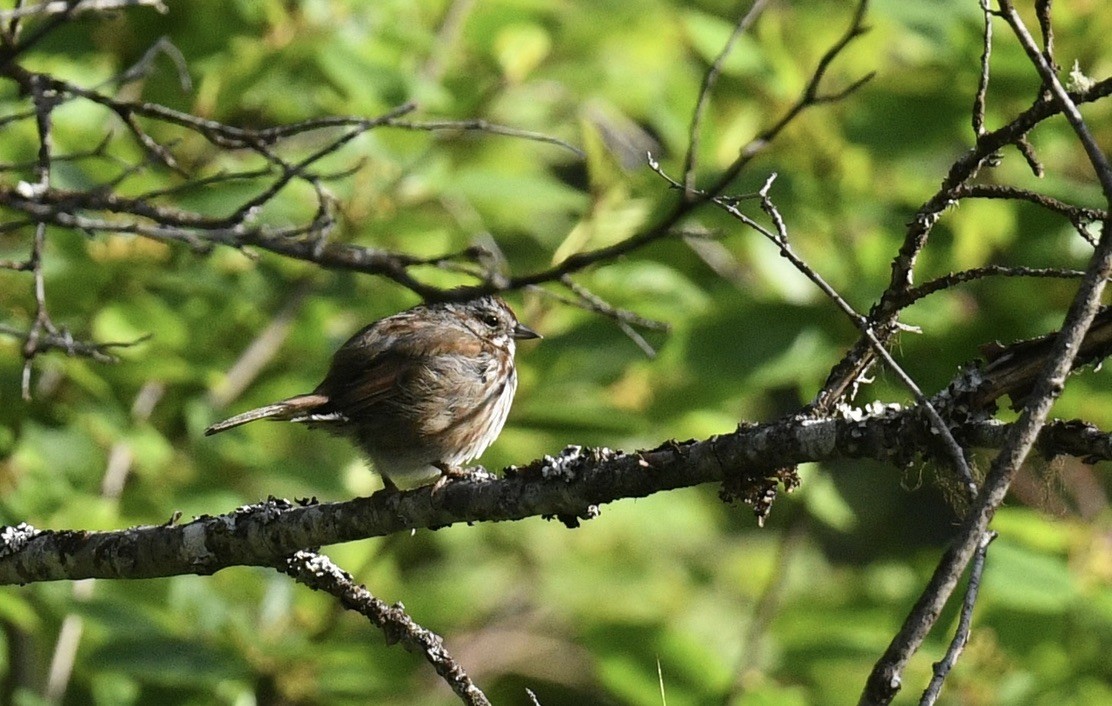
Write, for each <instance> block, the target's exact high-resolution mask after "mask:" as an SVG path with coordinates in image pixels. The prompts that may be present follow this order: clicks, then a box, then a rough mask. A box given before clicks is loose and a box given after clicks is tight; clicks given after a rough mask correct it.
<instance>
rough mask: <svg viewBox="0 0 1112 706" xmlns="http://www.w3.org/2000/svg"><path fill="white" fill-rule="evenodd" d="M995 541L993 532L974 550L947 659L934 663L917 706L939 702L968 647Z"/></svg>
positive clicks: (988, 533)
mask: <svg viewBox="0 0 1112 706" xmlns="http://www.w3.org/2000/svg"><path fill="white" fill-rule="evenodd" d="M994 539H996V533H995V532H986V533H985V535H984V537H982V538H981V543H980V544H979V545H978V546H977V552H976V553H975V554H974V555H973V561H972V563H971V565H970V567H969V582H968V585H966V587H965V600H963V601H962V605H961V615H960V616H959V618H958V627H957V630H956V631H954V639H953V640H951V641H950V648H949V649H948V650H946V656H945V657H943V658H942V661H940V662H937V663H935V665H934V676H933V677H931V682H930V685H928V686H927V689H926V691H924V692H923V697H922V698H921V699H919V704H920V706H933V704H934V703H936V702H937V701H938V697H939V696H940V695H941V694H942V685H943V684H944V683H945V682H946V677H947V676H948V675H949V674H950V670H952V669H953V668H954V665H956V664H957V663H958V657H960V656H961V653H962V651H963V650H965V646H966V645H967V644H968V643H969V632H970V628H971V627H972V625H973V607H974V606H976V604H977V594H978V593H979V592H980V590H981V576H982V574H984V570H985V554H987V553H988V545H990V544H992V540H994Z"/></svg>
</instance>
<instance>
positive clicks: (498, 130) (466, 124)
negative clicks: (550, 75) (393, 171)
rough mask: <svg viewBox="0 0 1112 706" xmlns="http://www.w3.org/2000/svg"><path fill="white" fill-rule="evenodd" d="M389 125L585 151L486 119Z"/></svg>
mask: <svg viewBox="0 0 1112 706" xmlns="http://www.w3.org/2000/svg"><path fill="white" fill-rule="evenodd" d="M385 124H386V125H389V126H390V127H397V128H404V129H406V130H423V131H430V132H431V131H444V130H462V131H477V132H485V133H489V134H491V135H505V136H506V137H517V138H520V139H523V140H529V141H531V142H541V143H544V144H549V145H556V146H557V147H563V148H564V149H566V150H568V151H569V152H571V153H572V154H574V155H575V156H576V157H579V158H580V159H585V158H586V157H587V153H586V152H584V151H583V150H581V149H580V148H578V147H576V146H575V145H573V144H571V143H570V142H567V141H565V140H561V139H559V138H557V137H552V136H551V135H545V134H544V133H541V132H533V131H531V130H521V129H519V128H515V127H509V126H507V125H499V124H497V123H492V122H489V121H487V120H481V119H476V120H424V121H416V120H397V119H392V120H388V121H386V123H385Z"/></svg>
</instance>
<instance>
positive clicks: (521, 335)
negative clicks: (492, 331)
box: [510, 324, 544, 340]
mask: <svg viewBox="0 0 1112 706" xmlns="http://www.w3.org/2000/svg"><path fill="white" fill-rule="evenodd" d="M510 335H511V336H512V337H513V338H516V339H519V340H520V339H529V338H544V337H543V336H541V335H540V334H539V333H537V332H536V331H534V330H533V329H531V328H529V327H528V326H526V325H525V324H518V325H517V326H514V332H513V333H512V334H510Z"/></svg>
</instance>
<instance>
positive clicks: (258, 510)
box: [0, 405, 1112, 584]
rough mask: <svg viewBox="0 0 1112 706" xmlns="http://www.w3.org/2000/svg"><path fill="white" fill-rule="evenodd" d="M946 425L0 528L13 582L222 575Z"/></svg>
mask: <svg viewBox="0 0 1112 706" xmlns="http://www.w3.org/2000/svg"><path fill="white" fill-rule="evenodd" d="M1002 428H1003V429H1007V428H1008V426H1007V425H1003V424H1002V423H1000V422H996V421H992V420H986V421H969V422H966V423H965V424H962V425H960V426H959V427H957V428H956V433H957V435H958V436H959V437H960V438H961V439H962V440H963V442H964V443H966V444H967V445H969V446H978V445H981V444H983V443H987V444H990V445H991V444H994V443H998V442H999V440H1000V439H1001V435H1002V433H1003V432H1002ZM1044 437H1045V439H1046V443H1047V445H1048V446H1052V448H1049V449H1048V450H1047V452H1048V453H1052V454H1055V453H1075V454H1077V453H1080V454H1083V455H1084V456H1085V457H1086V458H1087V460H1089V461H1094V462H1095V461H1097V460H1108V459H1112V435H1109V434H1107V433H1105V432H1101V431H1098V430H1094V429H1092V428H1091V427H1088V426H1085V425H1079V424H1074V425H1072V426H1070V425H1058V426H1056V427H1052V428H1051V429H1048V430H1046V431H1044ZM934 443H935V434H934V433H933V431H932V428H931V425H930V423H929V422H928V421H926V420H925V418H924V416H923V415H922V413H921V411H920V410H919V409H917V408H914V407H912V408H900V407H899V406H898V405H891V406H888V407H885V406H883V405H878V406H876V407H875V408H873V409H871V410H867V411H862V410H858V411H857V412H856V413H854V414H851V415H849V417H848V418H841V419H813V418H805V417H804V418H799V417H789V418H785V419H782V420H779V421H776V422H772V423H768V424H761V425H754V426H746V427H741V428H739V429H738V430H737V431H735V432H733V433H730V434H724V435H722V436H717V437H712V438H710V439H707V440H704V441H698V442H694V441H692V442H683V443H676V442H669V443H666V444H664V445H662V446H660V447H659V448H656V449H653V450H649V451H642V452H634V453H625V452H621V451H615V450H611V449H606V448H599V449H585V448H582V447H569V448H567V449H565V450H564V451H563V452H562V453H560V454H559V455H557V456H556V457H549V456H546V457H544V458H543V459H539V460H537V461H534V462H533V463H531V464H529V465H528V466H525V467H521V468H517V467H511V468H509V469H507V470H506V473H505V477H504V478H496V477H495V476H493V475H490V474H486V473H481V472H477V473H476V475H475V476H474V477H473V478H471V479H466V480H460V481H455V482H450V483H448V484H446V485H444V486H443V487H442V488H440V489H439V490H437V491H435V492H434V491H432V490H431V489H430V488H428V487H425V488H419V489H416V490H412V491H408V492H402V493H382V492H380V493H376V494H375V495H373V496H371V497H367V498H356V499H354V500H349V501H346V502H335V503H316V502H306V503H304V504H291V503H289V502H287V501H284V500H275V499H272V500H269V501H267V502H264V503H259V504H257V505H250V506H245V507H242V508H239V509H238V510H236V511H235V512H233V513H230V514H227V515H220V516H216V517H212V516H205V517H200V518H198V519H196V520H194V521H192V522H189V523H187V524H184V525H177V526H175V525H172V524H167V525H161V526H148V527H136V528H131V529H126V530H117V531H108V532H86V531H81V530H58V531H52V530H44V531H40V530H36V529H34V528H32V527H29V526H27V525H21V526H18V527H8V528H5V529H4V531H3V532H2V533H0V584H12V583H30V582H34V581H56V580H73V579H79V578H89V577H99V578H153V577H157V576H173V575H178V574H211V573H214V572H216V571H219V570H220V569H224V568H228V567H231V566H282V562H284V561H285V557H287V556H289V555H290V554H292V553H293V552H295V551H298V550H299V549H304V548H306V547H317V546H322V545H328V544H335V543H338V542H348V541H353V540H357V539H365V538H368V537H379V536H384V535H388V534H392V533H395V532H402V531H406V530H412V529H416V528H439V527H446V526H448V525H453V524H458V523H467V522H484V521H487V522H490V521H506V520H520V519H524V518H527V517H537V516H539V517H546V518H557V519H560V520H561V521H563V522H565V523H566V524H569V525H576V524H577V523H578V521H579V520H580V519H589V518H593V517H595V516H597V515H598V513H599V506H600V505H602V504H605V503H610V502H614V501H617V500H620V499H623V498H636V497H644V496H647V495H651V494H653V493H657V492H661V491H665V490H673V489H676V488H685V487H691V486H695V485H700V484H703V483H723V482H724V483H726V490H725V492H726V494H727V495H729V496H730V497H747V498H750V499H753V500H755V501H756V500H761V501H763V500H767V499H769V498H771V497H772V496H774V495H775V492H776V488H777V486H778V485H780V484H787V486H788V488H789V489H790V488H791V486H792V485H793V484H794V482H795V477H794V473H793V471H792V470H791V468H792V467H793V466H794V465H795V464H799V463H804V462H808V461H820V460H829V459H837V458H858V459H866V458H867V459H874V460H877V461H880V462H882V463H888V464H892V465H894V466H896V467H900V468H902V467H905V466H906V465H908V464H911V463H915V462H917V461H919V460H920V457H919V456H918V455H917V452H916V451H915V449H922V448H926V449H929V448H932V445H933V444H934Z"/></svg>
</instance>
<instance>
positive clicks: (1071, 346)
mask: <svg viewBox="0 0 1112 706" xmlns="http://www.w3.org/2000/svg"><path fill="white" fill-rule="evenodd" d="M999 1H1000V9H1001V13H1002V15H1003V17H1004V19H1005V20H1006V21H1007V22H1008V24H1009V25H1010V26H1011V27H1012V30H1013V32H1014V33H1015V35H1016V37H1017V38H1018V39H1019V41H1020V44H1021V45H1022V46H1023V48H1024V51H1026V52H1027V56H1028V58H1030V60H1031V62H1032V63H1033V64H1034V65H1035V67H1036V69H1037V70H1038V72H1039V75H1040V76H1041V78H1042V79H1043V81H1044V84H1045V85H1046V86H1047V87H1048V88H1049V90H1050V91H1051V93H1052V95H1053V96H1054V101H1055V103H1056V104H1058V105H1059V107H1060V109H1061V110H1062V112H1063V113H1064V114H1065V115H1066V118H1067V120H1069V122H1070V125H1071V126H1072V127H1073V129H1074V132H1075V133H1076V134H1077V136H1078V139H1079V140H1080V142H1081V143H1082V145H1083V146H1084V147H1085V150H1086V153H1087V154H1088V155H1089V159H1090V161H1091V163H1092V165H1093V168H1094V170H1095V171H1096V173H1097V177H1098V179H1099V180H1100V182H1101V187H1102V190H1103V191H1104V195H1105V198H1106V200H1107V202H1108V207H1109V210H1112V169H1109V166H1108V162H1107V160H1106V159H1105V157H1104V155H1103V153H1101V152H1100V150H1099V148H1097V146H1096V143H1095V141H1094V140H1093V138H1092V135H1091V134H1090V132H1089V130H1088V127H1087V126H1086V125H1085V122H1084V120H1083V119H1082V118H1081V115H1080V113H1079V112H1078V110H1077V106H1076V105H1075V104H1074V102H1073V100H1072V99H1071V98H1070V96H1069V94H1068V93H1067V92H1066V90H1065V88H1064V87H1063V86H1062V84H1061V82H1060V81H1059V80H1058V77H1057V75H1055V73H1054V70H1053V69H1052V68H1051V66H1050V64H1049V63H1048V62H1047V61H1046V58H1045V57H1044V55H1043V54H1042V52H1040V51H1039V48H1038V46H1037V45H1036V43H1035V41H1034V38H1033V37H1031V34H1030V33H1029V32H1028V31H1027V28H1026V26H1025V25H1024V24H1023V21H1022V19H1021V18H1020V17H1019V15H1018V13H1016V11H1015V8H1014V7H1013V6H1012V4H1011V2H1010V0H999ZM1110 276H1112V219H1106V220H1105V221H1104V224H1103V230H1102V235H1101V239H1100V241H1099V243H1098V244H1097V247H1096V250H1095V251H1094V253H1093V256H1092V258H1091V259H1090V261H1089V266H1088V267H1087V268H1086V270H1085V277H1084V278H1083V279H1082V281H1081V284H1080V285H1079V287H1078V290H1077V294H1076V295H1075V297H1074V300H1073V302H1072V304H1071V305H1070V309H1069V312H1068V313H1067V314H1066V319H1065V323H1064V324H1063V326H1062V329H1061V331H1060V333H1059V334H1058V337H1057V338H1056V339H1055V341H1054V345H1053V347H1052V349H1051V352H1050V358H1049V361H1048V362H1047V364H1046V365H1045V367H1044V368H1043V369H1042V371H1041V372H1040V374H1039V376H1038V378H1037V380H1036V382H1035V384H1034V387H1033V392H1032V393H1031V395H1030V396H1029V397H1028V399H1027V403H1026V405H1025V406H1024V408H1023V411H1022V412H1021V413H1020V416H1019V419H1018V420H1017V421H1016V423H1015V426H1014V427H1013V428H1012V430H1011V432H1010V433H1009V435H1008V438H1007V441H1006V442H1005V444H1004V447H1003V448H1002V449H1001V451H1000V453H999V454H998V455H997V456H996V458H995V459H994V460H993V463H992V467H991V468H990V470H989V473H988V475H987V476H986V478H985V482H984V485H983V487H982V491H981V494H980V495H979V496H978V498H977V502H976V503H975V505H974V506H973V508H972V509H971V511H970V513H969V515H968V516H967V517H966V519H965V520H964V521H963V522H962V525H961V527H960V528H959V530H958V533H957V536H956V538H955V540H954V542H953V544H952V546H951V547H950V549H948V550H947V551H946V553H945V554H944V555H943V557H942V559H941V560H940V561H939V564H938V567H937V568H936V570H935V573H934V575H933V576H932V577H931V580H930V583H929V584H928V585H927V587H926V589H925V590H924V591H923V593H922V595H921V596H920V597H919V600H918V601H917V602H916V604H915V606H914V607H913V608H912V610H911V613H910V614H909V615H908V617H907V619H906V620H905V621H904V624H903V626H902V627H901V629H900V631H899V632H898V633H897V635H896V636H895V638H893V640H892V642H891V644H890V645H889V646H888V649H887V650H885V653H884V655H883V656H882V657H881V658H880V660H879V661H878V662H877V664H876V666H875V667H874V668H873V671H872V673H871V674H870V676H869V679H868V682H867V684H866V686H865V690H864V692H863V694H862V696H861V703H862V704H887V703H890V702H891V700H892V698H894V696H895V694H896V693H897V692H898V691H899V689H900V684H901V676H902V673H903V670H904V668H905V667H906V665H907V663H908V660H910V658H911V655H913V654H914V653H915V652H916V651H918V649H919V647H920V646H921V645H922V642H923V640H924V639H925V637H926V635H927V633H928V632H929V631H930V629H931V628H932V627H933V626H934V624H935V622H936V621H937V620H938V616H939V615H940V613H941V611H942V608H943V606H944V605H945V604H946V602H947V601H948V600H949V597H950V595H951V593H952V592H953V590H954V587H955V586H956V584H957V581H958V578H959V577H960V575H961V573H962V572H963V571H964V568H965V566H966V565H967V564H968V563H969V560H970V559H971V558H972V556H973V555H974V553H975V552H976V549H977V547H978V546H980V544H981V542H982V541H983V538H984V536H985V534H986V532H987V531H988V524H989V522H990V521H991V520H992V517H993V516H994V515H995V513H996V509H997V508H998V507H999V506H1000V504H1001V503H1002V502H1003V501H1004V497H1005V495H1006V494H1007V492H1008V488H1009V487H1010V486H1011V482H1012V479H1013V478H1014V477H1015V473H1016V472H1017V470H1018V469H1019V467H1020V466H1021V465H1022V463H1023V461H1024V460H1025V459H1026V458H1027V455H1028V454H1029V453H1030V451H1031V449H1032V448H1033V447H1034V445H1035V443H1036V439H1037V438H1038V435H1039V433H1040V431H1041V429H1042V427H1043V425H1044V424H1045V423H1046V419H1047V416H1048V415H1049V413H1050V408H1051V406H1052V405H1053V403H1054V401H1055V400H1056V399H1057V397H1058V395H1059V394H1061V391H1062V389H1063V387H1064V385H1065V379H1066V376H1067V375H1068V374H1069V371H1070V369H1071V368H1072V366H1073V360H1074V357H1075V355H1076V353H1077V351H1078V350H1079V348H1080V345H1081V343H1082V341H1083V339H1084V337H1085V334H1086V331H1087V330H1088V329H1089V326H1090V324H1091V323H1092V321H1093V319H1094V318H1095V316H1096V313H1097V308H1098V307H1099V304H1100V297H1101V294H1102V292H1103V291H1104V287H1105V284H1106V283H1107V282H1108V279H1109V277H1110Z"/></svg>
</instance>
